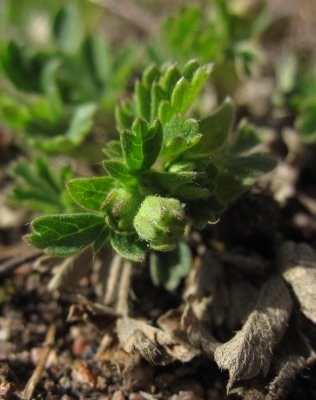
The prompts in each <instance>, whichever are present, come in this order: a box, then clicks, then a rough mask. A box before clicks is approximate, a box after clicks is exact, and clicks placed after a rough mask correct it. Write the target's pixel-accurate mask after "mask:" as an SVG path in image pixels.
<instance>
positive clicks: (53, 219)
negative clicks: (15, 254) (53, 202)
mask: <svg viewBox="0 0 316 400" xmlns="http://www.w3.org/2000/svg"><path fill="white" fill-rule="evenodd" d="M104 226H105V223H104V218H103V217H102V216H98V215H94V214H65V215H47V216H44V217H39V218H37V219H35V220H34V221H33V223H32V228H33V230H34V233H31V234H29V235H26V237H25V239H26V241H27V242H28V243H29V244H31V245H33V246H36V247H38V248H39V249H45V251H46V252H47V253H49V254H52V255H55V256H61V257H65V256H70V255H72V254H76V253H78V252H79V251H81V250H83V249H84V248H85V247H87V246H88V245H89V244H91V243H92V242H94V241H95V240H96V239H97V238H98V236H99V235H100V233H101V232H102V230H103V229H104Z"/></svg>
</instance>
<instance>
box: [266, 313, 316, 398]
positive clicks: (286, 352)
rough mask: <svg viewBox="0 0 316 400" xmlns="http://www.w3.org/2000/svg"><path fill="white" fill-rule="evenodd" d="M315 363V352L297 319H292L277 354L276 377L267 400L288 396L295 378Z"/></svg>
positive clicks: (271, 384) (270, 385)
mask: <svg viewBox="0 0 316 400" xmlns="http://www.w3.org/2000/svg"><path fill="white" fill-rule="evenodd" d="M315 361H316V354H315V352H314V350H313V349H312V348H311V346H310V344H309V341H308V340H307V338H306V336H305V335H304V334H303V332H302V331H301V329H300V327H299V325H298V322H297V320H296V318H292V320H291V322H290V327H289V329H288V330H287V332H286V334H285V335H284V338H283V339H282V341H281V342H280V344H279V345H278V347H277V349H276V352H275V360H274V363H273V369H274V370H275V376H274V378H273V380H272V381H271V382H270V384H269V388H268V390H269V391H268V395H267V400H279V399H283V398H284V397H285V396H287V395H288V394H289V392H290V390H291V387H292V383H293V381H294V378H295V377H296V376H297V375H298V374H299V373H301V372H302V371H303V370H304V369H306V368H307V367H309V366H310V365H311V364H312V363H314V362H315Z"/></svg>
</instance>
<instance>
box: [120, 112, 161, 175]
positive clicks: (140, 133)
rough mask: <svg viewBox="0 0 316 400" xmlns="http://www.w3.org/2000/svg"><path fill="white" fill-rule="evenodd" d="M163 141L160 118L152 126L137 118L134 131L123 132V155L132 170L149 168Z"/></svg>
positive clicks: (133, 127)
mask: <svg viewBox="0 0 316 400" xmlns="http://www.w3.org/2000/svg"><path fill="white" fill-rule="evenodd" d="M161 143H162V129H161V125H160V122H159V120H156V121H154V123H153V125H152V126H151V127H149V126H148V123H147V122H146V121H145V120H143V119H141V118H137V119H136V121H135V122H134V124H133V126H132V131H123V132H122V133H121V144H122V150H123V155H124V158H125V161H126V164H127V165H128V167H129V169H130V170H131V171H135V172H137V171H141V170H143V169H148V168H150V167H151V166H152V164H153V163H154V162H155V161H156V158H157V157H158V154H159V152H160V148H161Z"/></svg>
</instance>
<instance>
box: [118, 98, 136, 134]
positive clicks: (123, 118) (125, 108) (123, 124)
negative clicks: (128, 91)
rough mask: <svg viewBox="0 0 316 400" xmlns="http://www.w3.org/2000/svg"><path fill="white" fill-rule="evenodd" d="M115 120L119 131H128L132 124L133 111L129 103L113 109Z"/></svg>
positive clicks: (126, 102)
mask: <svg viewBox="0 0 316 400" xmlns="http://www.w3.org/2000/svg"><path fill="white" fill-rule="evenodd" d="M115 119H116V122H117V125H118V127H119V128H120V129H130V128H131V126H132V124H133V122H134V110H133V107H132V103H131V102H130V101H124V102H123V103H122V104H120V105H119V106H117V107H116V108H115Z"/></svg>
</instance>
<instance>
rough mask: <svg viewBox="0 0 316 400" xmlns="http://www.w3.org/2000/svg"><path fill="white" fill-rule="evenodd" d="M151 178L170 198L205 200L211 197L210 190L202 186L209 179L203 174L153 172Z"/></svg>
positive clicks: (193, 172)
mask: <svg viewBox="0 0 316 400" xmlns="http://www.w3.org/2000/svg"><path fill="white" fill-rule="evenodd" d="M150 178H151V180H152V182H154V183H155V184H156V185H157V186H158V187H160V188H161V189H160V190H162V191H163V193H164V194H166V195H168V196H174V197H179V198H180V199H183V200H195V199H205V198H207V197H209V196H210V190H209V188H207V187H203V186H202V185H201V183H202V182H203V181H204V182H205V181H206V178H207V176H206V174H205V173H203V172H195V171H183V172H179V173H169V172H155V171H153V172H152V173H151V175H150Z"/></svg>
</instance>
